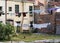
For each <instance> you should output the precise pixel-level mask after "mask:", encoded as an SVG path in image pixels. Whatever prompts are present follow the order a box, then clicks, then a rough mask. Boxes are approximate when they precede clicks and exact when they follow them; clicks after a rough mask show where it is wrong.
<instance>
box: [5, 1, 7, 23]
mask: <svg viewBox="0 0 60 43" xmlns="http://www.w3.org/2000/svg"><path fill="white" fill-rule="evenodd" d="M6 23H7V0H5V24H6Z"/></svg>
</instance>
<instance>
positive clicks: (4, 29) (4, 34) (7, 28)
mask: <svg viewBox="0 0 60 43" xmlns="http://www.w3.org/2000/svg"><path fill="white" fill-rule="evenodd" d="M12 34H14V26H12V25H10V24H6V25H4V24H2V23H0V40H6V39H10V35H12Z"/></svg>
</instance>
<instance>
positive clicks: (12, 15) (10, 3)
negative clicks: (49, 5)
mask: <svg viewBox="0 0 60 43" xmlns="http://www.w3.org/2000/svg"><path fill="white" fill-rule="evenodd" d="M15 5H19V13H22V12H27V14H26V16H25V17H23V18H24V20H23V26H22V29H23V30H28V29H29V28H30V27H29V24H30V21H33V19H34V18H33V14H30V13H29V6H32V8H33V3H30V2H25V3H24V7H22V2H21V1H20V2H19V1H7V20H8V19H11V20H13V21H14V22H13V24H14V26H17V25H18V23H17V22H20V23H19V25H21V22H22V14H21V16H20V17H18V16H16V15H18V14H17V13H16V12H15V10H16V9H15ZM0 7H2V11H3V13H4V15H3V14H1V16H0V21H2V22H3V23H4V24H5V1H4V0H0ZM9 7H11V9H12V11H9ZM23 8H24V11H22V9H23ZM30 15H32V16H30ZM24 25H27V26H25V27H24Z"/></svg>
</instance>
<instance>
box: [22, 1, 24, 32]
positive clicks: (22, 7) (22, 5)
mask: <svg viewBox="0 0 60 43" xmlns="http://www.w3.org/2000/svg"><path fill="white" fill-rule="evenodd" d="M23 1H24V0H21V2H22V13H21V14H22V15H21V16H22V20H21V32H23V30H22V25H23V21H24V17H23V12H24V2H23Z"/></svg>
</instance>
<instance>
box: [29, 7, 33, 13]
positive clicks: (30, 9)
mask: <svg viewBox="0 0 60 43" xmlns="http://www.w3.org/2000/svg"><path fill="white" fill-rule="evenodd" d="M29 12H30V14H32V6H29Z"/></svg>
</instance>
